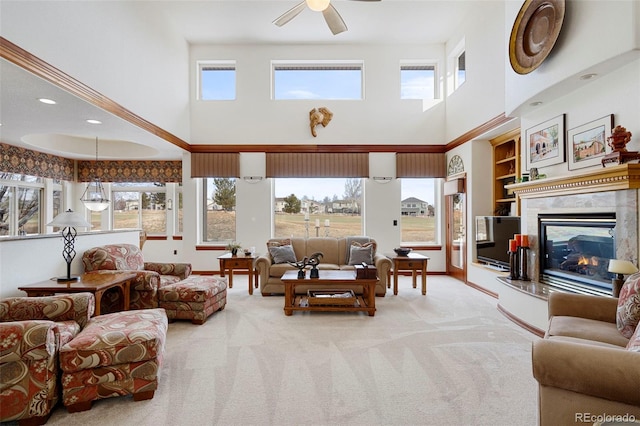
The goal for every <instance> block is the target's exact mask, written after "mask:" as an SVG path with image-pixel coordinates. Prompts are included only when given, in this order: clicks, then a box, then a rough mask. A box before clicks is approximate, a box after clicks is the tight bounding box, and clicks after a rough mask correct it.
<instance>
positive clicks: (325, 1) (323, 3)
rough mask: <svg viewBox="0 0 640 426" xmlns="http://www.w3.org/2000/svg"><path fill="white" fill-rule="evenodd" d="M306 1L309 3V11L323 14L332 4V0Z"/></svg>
mask: <svg viewBox="0 0 640 426" xmlns="http://www.w3.org/2000/svg"><path fill="white" fill-rule="evenodd" d="M305 1H306V2H307V6H309V9H311V10H313V11H315V12H322V11H323V10H325V9H326V8H328V7H329V3H331V0H305Z"/></svg>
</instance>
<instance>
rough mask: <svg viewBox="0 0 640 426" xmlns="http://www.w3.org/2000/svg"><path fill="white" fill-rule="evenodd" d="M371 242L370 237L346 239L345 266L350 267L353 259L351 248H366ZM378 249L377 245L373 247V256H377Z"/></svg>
mask: <svg viewBox="0 0 640 426" xmlns="http://www.w3.org/2000/svg"><path fill="white" fill-rule="evenodd" d="M370 242H371V238H369V237H365V236H354V237H346V238H345V244H346V250H345V256H346V258H345V259H344V262H343V263H344V264H345V265H349V264H350V263H349V261H350V258H351V246H353V245H356V246H358V245H360V246H364V245H365V244H367V243H370ZM375 249H376V247H375V245H374V246H373V256H375V254H376V250H375Z"/></svg>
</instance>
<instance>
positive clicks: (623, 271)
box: [608, 259, 638, 297]
mask: <svg viewBox="0 0 640 426" xmlns="http://www.w3.org/2000/svg"><path fill="white" fill-rule="evenodd" d="M608 271H609V272H612V273H614V274H616V276H615V278H613V279H612V280H611V285H612V287H611V292H612V294H613V296H614V297H618V296H619V295H620V289H621V288H622V285H623V284H624V275H629V274H635V273H636V272H638V268H636V266H635V265H634V264H633V263H631V262H629V261H628V260H618V259H611V260H609V269H608Z"/></svg>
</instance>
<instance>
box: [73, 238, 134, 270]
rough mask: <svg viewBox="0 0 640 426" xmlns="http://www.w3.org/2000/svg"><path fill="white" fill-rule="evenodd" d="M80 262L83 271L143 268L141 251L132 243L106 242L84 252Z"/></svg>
mask: <svg viewBox="0 0 640 426" xmlns="http://www.w3.org/2000/svg"><path fill="white" fill-rule="evenodd" d="M82 263H83V265H84V270H85V272H90V271H95V270H98V269H107V270H143V269H144V257H143V255H142V251H140V249H139V248H138V247H137V246H135V245H133V244H108V245H105V246H101V247H94V248H91V249H89V250H87V251H85V252H84V254H83V255H82Z"/></svg>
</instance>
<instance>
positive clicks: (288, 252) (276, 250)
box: [269, 245, 297, 264]
mask: <svg viewBox="0 0 640 426" xmlns="http://www.w3.org/2000/svg"><path fill="white" fill-rule="evenodd" d="M269 254H270V255H271V257H272V258H273V263H275V264H278V263H288V262H295V261H296V260H297V259H296V254H295V253H294V251H293V246H291V245H288V246H272V247H269Z"/></svg>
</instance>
